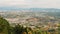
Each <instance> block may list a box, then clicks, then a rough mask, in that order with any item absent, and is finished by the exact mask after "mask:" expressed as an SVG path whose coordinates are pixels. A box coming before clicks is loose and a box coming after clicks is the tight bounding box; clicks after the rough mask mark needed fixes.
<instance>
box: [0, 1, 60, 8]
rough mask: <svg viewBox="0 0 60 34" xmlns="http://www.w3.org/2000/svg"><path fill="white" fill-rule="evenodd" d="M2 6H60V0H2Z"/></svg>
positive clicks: (0, 4) (0, 2) (0, 3)
mask: <svg viewBox="0 0 60 34" xmlns="http://www.w3.org/2000/svg"><path fill="white" fill-rule="evenodd" d="M1 6H8V7H9V6H13V7H14V6H15V7H21V8H30V7H39V8H60V0H0V7H1Z"/></svg>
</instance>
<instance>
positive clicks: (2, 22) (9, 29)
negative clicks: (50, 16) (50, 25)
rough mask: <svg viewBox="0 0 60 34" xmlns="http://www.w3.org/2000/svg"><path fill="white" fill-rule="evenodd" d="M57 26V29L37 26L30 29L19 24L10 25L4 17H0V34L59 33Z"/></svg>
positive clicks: (59, 29)
mask: <svg viewBox="0 0 60 34" xmlns="http://www.w3.org/2000/svg"><path fill="white" fill-rule="evenodd" d="M58 27H59V28H58V29H57V30H55V29H49V30H44V29H42V28H39V27H36V28H34V29H32V28H30V27H24V26H23V25H20V24H16V25H15V26H11V25H10V24H9V22H8V21H7V20H6V19H4V18H2V17H0V34H60V25H59V26H58Z"/></svg>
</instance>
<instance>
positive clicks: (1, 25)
mask: <svg viewBox="0 0 60 34" xmlns="http://www.w3.org/2000/svg"><path fill="white" fill-rule="evenodd" d="M9 27H10V25H9V23H8V21H7V20H5V19H4V18H2V17H0V33H2V34H3V32H4V34H10V31H9V30H10V29H9Z"/></svg>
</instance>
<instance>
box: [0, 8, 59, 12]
mask: <svg viewBox="0 0 60 34" xmlns="http://www.w3.org/2000/svg"><path fill="white" fill-rule="evenodd" d="M0 10H29V11H44V12H60V9H56V8H17V7H0Z"/></svg>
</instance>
